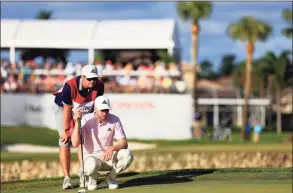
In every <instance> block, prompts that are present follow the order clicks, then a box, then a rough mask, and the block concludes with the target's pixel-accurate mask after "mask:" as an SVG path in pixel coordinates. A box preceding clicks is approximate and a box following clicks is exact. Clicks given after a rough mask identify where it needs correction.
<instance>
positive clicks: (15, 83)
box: [1, 60, 186, 93]
mask: <svg viewBox="0 0 293 193" xmlns="http://www.w3.org/2000/svg"><path fill="white" fill-rule="evenodd" d="M83 65H84V64H81V63H77V64H75V65H73V64H72V63H67V64H66V65H64V64H62V63H61V62H57V63H52V62H49V61H47V62H45V63H43V64H38V63H36V62H35V61H33V60H31V61H26V62H23V61H19V62H17V63H16V64H12V63H9V62H8V61H7V60H1V93H2V92H5V93H53V92H55V91H57V90H58V89H60V88H61V87H62V86H63V84H64V83H65V81H66V80H68V79H70V78H72V77H74V76H76V75H80V74H81V68H82V66H83ZM94 65H96V67H97V70H98V72H99V74H100V78H101V80H102V81H103V82H104V83H105V92H108V93H184V92H185V90H186V85H185V83H184V81H183V80H182V79H181V73H180V70H179V68H178V65H176V64H175V63H169V64H164V63H163V62H160V61H157V62H155V63H154V64H149V65H139V66H133V65H132V64H131V63H128V64H126V65H122V64H121V63H114V64H113V63H112V62H111V61H109V60H108V61H106V62H105V63H104V64H102V63H101V62H99V61H96V62H95V64H94ZM64 66H65V68H64Z"/></svg>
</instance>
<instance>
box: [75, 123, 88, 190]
mask: <svg viewBox="0 0 293 193" xmlns="http://www.w3.org/2000/svg"><path fill="white" fill-rule="evenodd" d="M77 121H78V126H79V137H80V148H81V160H82V175H83V187H84V189H81V190H78V193H85V192H86V191H85V176H84V162H83V149H82V142H83V140H82V139H83V138H82V131H81V128H80V126H81V119H80V118H79V119H77Z"/></svg>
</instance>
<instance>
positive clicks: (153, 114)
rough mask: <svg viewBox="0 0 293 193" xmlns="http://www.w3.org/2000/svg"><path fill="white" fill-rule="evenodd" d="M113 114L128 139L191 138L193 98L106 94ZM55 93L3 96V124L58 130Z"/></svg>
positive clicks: (173, 95) (163, 95) (171, 95)
mask: <svg viewBox="0 0 293 193" xmlns="http://www.w3.org/2000/svg"><path fill="white" fill-rule="evenodd" d="M105 96H107V97H108V98H109V99H110V103H111V104H110V105H111V107H112V110H111V113H113V114H115V115H117V116H119V117H120V119H121V122H122V124H123V127H124V130H125V132H126V135H127V137H128V138H132V139H134V138H136V139H188V138H191V136H192V135H191V125H192V113H193V110H192V109H193V104H192V98H191V96H190V95H186V94H184V95H180V94H105ZM53 104H54V96H53V95H52V94H43V95H32V94H17V95H15V94H13V95H12V94H2V95H1V124H2V125H32V126H45V127H49V128H51V129H55V128H56V123H55V116H54V113H53V110H52V106H53Z"/></svg>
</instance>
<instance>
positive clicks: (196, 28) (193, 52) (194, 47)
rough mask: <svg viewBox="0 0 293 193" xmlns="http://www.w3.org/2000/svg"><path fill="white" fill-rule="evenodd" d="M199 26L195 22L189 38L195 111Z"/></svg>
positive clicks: (195, 106)
mask: <svg viewBox="0 0 293 193" xmlns="http://www.w3.org/2000/svg"><path fill="white" fill-rule="evenodd" d="M199 30H200V29H199V25H198V21H197V20H195V21H193V23H192V26H191V38H192V46H191V47H192V48H191V62H192V65H194V80H193V81H194V82H193V89H194V90H193V92H192V93H193V98H194V109H195V112H196V111H197V93H196V88H197V78H198V75H197V73H198V64H197V55H198V35H199Z"/></svg>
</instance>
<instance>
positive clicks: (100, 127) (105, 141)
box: [81, 112, 126, 160]
mask: <svg viewBox="0 0 293 193" xmlns="http://www.w3.org/2000/svg"><path fill="white" fill-rule="evenodd" d="M81 129H82V135H83V139H84V144H83V152H84V158H86V157H87V156H88V155H89V154H94V155H95V156H97V157H98V158H99V159H101V160H103V159H104V155H105V151H106V150H107V149H108V148H109V147H110V146H113V140H114V138H116V139H117V140H119V139H123V138H126V135H125V132H124V130H123V126H122V124H121V122H120V119H119V117H117V116H116V115H113V114H111V113H109V116H108V119H107V120H106V121H105V122H104V123H103V124H100V123H99V122H98V120H97V119H96V117H95V112H93V113H89V114H87V115H85V116H83V117H82V119H81Z"/></svg>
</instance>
